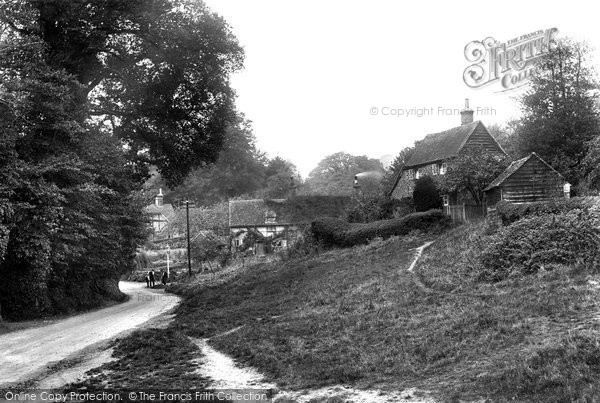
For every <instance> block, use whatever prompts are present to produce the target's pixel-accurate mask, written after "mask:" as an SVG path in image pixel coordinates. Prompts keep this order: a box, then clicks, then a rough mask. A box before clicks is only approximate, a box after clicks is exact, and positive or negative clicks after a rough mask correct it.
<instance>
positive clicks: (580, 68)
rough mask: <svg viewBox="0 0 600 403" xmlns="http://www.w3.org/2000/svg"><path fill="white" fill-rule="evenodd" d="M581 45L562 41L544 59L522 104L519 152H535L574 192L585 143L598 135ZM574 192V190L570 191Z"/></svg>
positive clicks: (592, 79)
mask: <svg viewBox="0 0 600 403" xmlns="http://www.w3.org/2000/svg"><path fill="white" fill-rule="evenodd" d="M588 59H589V50H588V48H587V47H586V46H585V45H584V44H580V43H574V42H571V41H568V40H563V41H561V42H559V43H558V44H557V46H556V47H554V49H552V50H551V51H550V53H548V54H547V55H545V56H543V57H542V58H541V59H540V61H539V62H538V64H537V66H536V67H537V68H536V69H535V71H534V72H533V73H532V77H531V88H530V89H529V91H528V92H527V93H526V94H525V95H524V96H523V97H522V98H521V106H522V111H523V116H522V118H521V120H520V122H519V124H518V125H517V128H516V130H517V135H518V150H519V153H520V154H521V155H522V156H525V155H527V154H529V153H530V152H532V151H534V152H536V153H538V154H539V155H540V157H542V158H543V159H544V160H545V161H546V162H548V163H549V164H550V165H551V166H552V167H554V168H555V169H556V170H557V171H559V172H560V173H561V174H563V175H564V176H565V178H566V179H567V181H568V182H570V183H571V184H572V185H574V186H577V185H579V184H580V183H581V182H583V181H584V179H585V175H586V174H588V173H589V172H586V170H585V169H584V167H583V166H582V162H583V161H584V159H585V157H586V155H587V154H588V152H589V144H590V143H589V142H590V141H592V140H593V139H594V138H597V137H598V136H599V135H600V112H599V110H598V102H597V101H598V92H597V89H598V82H597V79H596V75H595V72H594V70H593V68H592V67H591V66H590V63H589V60H588ZM574 190H575V189H574Z"/></svg>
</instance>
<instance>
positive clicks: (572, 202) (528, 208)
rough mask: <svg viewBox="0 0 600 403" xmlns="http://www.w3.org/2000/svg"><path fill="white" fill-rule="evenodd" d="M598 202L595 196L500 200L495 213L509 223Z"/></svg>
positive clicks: (593, 207) (595, 205)
mask: <svg viewBox="0 0 600 403" xmlns="http://www.w3.org/2000/svg"><path fill="white" fill-rule="evenodd" d="M598 203H599V200H598V198H595V197H574V198H571V199H554V200H550V201H540V202H533V203H522V204H514V203H508V202H505V201H502V202H500V203H498V204H496V213H497V214H498V218H499V219H500V220H501V221H502V224H503V225H510V224H512V223H513V222H515V221H517V220H520V219H521V218H525V217H528V216H532V215H544V214H558V213H567V212H569V211H571V210H576V209H580V210H590V209H595V208H597V206H598Z"/></svg>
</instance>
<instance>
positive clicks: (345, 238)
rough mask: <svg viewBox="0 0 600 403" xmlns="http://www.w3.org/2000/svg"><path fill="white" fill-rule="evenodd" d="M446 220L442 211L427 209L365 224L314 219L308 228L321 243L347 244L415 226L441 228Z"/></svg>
mask: <svg viewBox="0 0 600 403" xmlns="http://www.w3.org/2000/svg"><path fill="white" fill-rule="evenodd" d="M449 223H450V221H449V219H448V217H447V216H445V215H444V214H443V213H442V212H441V211H439V210H430V211H426V212H421V213H413V214H409V215H407V216H404V217H402V218H394V219H391V220H381V221H373V222H371V223H368V224H349V223H347V222H346V221H343V220H338V219H333V218H322V219H319V220H315V221H314V222H313V223H312V227H311V228H312V233H313V236H314V237H315V239H316V240H317V241H319V242H321V243H322V244H323V245H325V246H341V247H348V246H354V245H360V244H365V243H367V242H369V240H371V239H373V238H376V237H380V238H389V237H391V236H394V235H407V234H408V233H409V232H411V231H414V230H420V231H429V230H431V229H435V228H443V227H446V226H448V225H449Z"/></svg>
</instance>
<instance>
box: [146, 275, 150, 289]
mask: <svg viewBox="0 0 600 403" xmlns="http://www.w3.org/2000/svg"><path fill="white" fill-rule="evenodd" d="M146 288H150V272H148V273H147V274H146Z"/></svg>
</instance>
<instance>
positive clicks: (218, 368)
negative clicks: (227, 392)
mask: <svg viewBox="0 0 600 403" xmlns="http://www.w3.org/2000/svg"><path fill="white" fill-rule="evenodd" d="M432 243H433V241H432V242H427V243H425V244H423V245H422V246H420V247H418V248H416V250H415V256H414V258H413V261H412V262H411V264H410V267H409V268H408V271H409V272H413V269H414V268H415V266H416V264H417V262H418V261H419V259H420V258H421V255H422V254H423V251H424V250H425V249H426V248H427V247H428V246H430V245H431V244H432ZM401 270H406V268H405V267H403V268H402V269H401ZM415 279H416V278H415ZM416 281H418V279H416ZM421 285H422V284H421ZM422 286H423V287H425V286H424V285H422ZM242 327H243V326H240V327H236V328H234V329H231V330H229V331H227V332H224V333H221V334H219V335H217V336H213V337H221V336H225V335H227V334H229V333H233V332H236V331H238V330H239V329H241V328H242ZM193 341H194V343H196V345H198V347H199V348H200V350H201V351H202V355H203V356H202V358H201V359H200V362H201V364H202V366H201V367H200V368H199V369H198V371H199V372H200V373H201V374H202V375H204V376H206V377H208V378H210V379H211V383H210V385H209V386H210V387H213V388H217V389H259V390H272V391H274V396H273V399H274V400H273V401H274V402H275V403H310V402H313V401H315V402H316V401H319V402H321V401H322V402H325V401H336V402H353V403H354V402H360V403H381V402H389V403H433V402H435V400H434V399H432V398H431V397H430V396H428V394H427V393H426V392H424V391H420V390H417V389H416V388H410V389H404V390H398V391H381V390H377V389H356V388H353V387H349V386H346V385H334V386H327V387H323V388H318V389H303V390H295V391H285V390H278V389H277V387H276V385H275V384H274V383H271V382H267V381H265V377H264V376H263V375H262V374H261V373H260V372H258V370H256V369H255V368H252V367H248V366H243V365H240V364H238V363H237V362H235V360H233V359H232V358H231V357H229V356H228V355H226V354H223V353H221V352H219V351H217V350H215V349H214V348H212V347H211V346H210V345H209V344H208V343H209V342H210V339H204V340H201V339H193Z"/></svg>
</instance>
